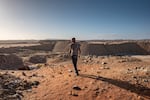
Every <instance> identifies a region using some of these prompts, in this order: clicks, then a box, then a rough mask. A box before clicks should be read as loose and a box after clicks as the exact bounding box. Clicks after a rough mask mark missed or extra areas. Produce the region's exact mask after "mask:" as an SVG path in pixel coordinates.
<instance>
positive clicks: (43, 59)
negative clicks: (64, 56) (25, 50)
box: [29, 55, 47, 64]
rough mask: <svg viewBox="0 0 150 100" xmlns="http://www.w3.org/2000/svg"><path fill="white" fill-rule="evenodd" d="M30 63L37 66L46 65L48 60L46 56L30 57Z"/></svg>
mask: <svg viewBox="0 0 150 100" xmlns="http://www.w3.org/2000/svg"><path fill="white" fill-rule="evenodd" d="M29 62H31V63H34V64H37V63H46V62H47V59H46V56H44V55H35V56H32V57H30V59H29Z"/></svg>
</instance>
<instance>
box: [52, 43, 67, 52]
mask: <svg viewBox="0 0 150 100" xmlns="http://www.w3.org/2000/svg"><path fill="white" fill-rule="evenodd" d="M69 43H70V42H69V41H58V42H56V44H55V46H54V48H53V52H67V51H69Z"/></svg>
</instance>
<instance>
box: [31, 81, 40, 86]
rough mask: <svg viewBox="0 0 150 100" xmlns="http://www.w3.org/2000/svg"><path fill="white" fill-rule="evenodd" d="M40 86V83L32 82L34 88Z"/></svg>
mask: <svg viewBox="0 0 150 100" xmlns="http://www.w3.org/2000/svg"><path fill="white" fill-rule="evenodd" d="M39 84H40V82H39V81H34V82H32V85H33V86H34V85H35V86H37V85H39Z"/></svg>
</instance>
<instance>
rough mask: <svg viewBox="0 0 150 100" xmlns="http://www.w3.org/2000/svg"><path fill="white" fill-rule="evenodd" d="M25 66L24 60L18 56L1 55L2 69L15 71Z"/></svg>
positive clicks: (0, 67)
mask: <svg viewBox="0 0 150 100" xmlns="http://www.w3.org/2000/svg"><path fill="white" fill-rule="evenodd" d="M23 66H24V64H23V61H22V58H20V57H18V56H16V55H13V54H10V55H0V69H3V70H15V69H18V68H20V67H23Z"/></svg>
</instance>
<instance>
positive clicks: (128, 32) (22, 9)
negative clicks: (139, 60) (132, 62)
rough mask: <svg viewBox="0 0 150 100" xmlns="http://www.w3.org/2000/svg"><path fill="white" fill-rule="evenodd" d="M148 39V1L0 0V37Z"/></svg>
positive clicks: (149, 37)
mask: <svg viewBox="0 0 150 100" xmlns="http://www.w3.org/2000/svg"><path fill="white" fill-rule="evenodd" d="M71 37H77V39H150V0H0V39H1V40H2V39H3V40H5V39H7V40H8V39H70V38H71Z"/></svg>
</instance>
